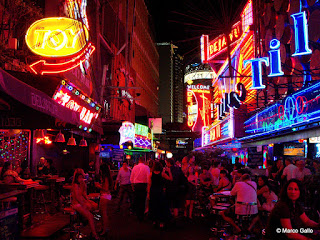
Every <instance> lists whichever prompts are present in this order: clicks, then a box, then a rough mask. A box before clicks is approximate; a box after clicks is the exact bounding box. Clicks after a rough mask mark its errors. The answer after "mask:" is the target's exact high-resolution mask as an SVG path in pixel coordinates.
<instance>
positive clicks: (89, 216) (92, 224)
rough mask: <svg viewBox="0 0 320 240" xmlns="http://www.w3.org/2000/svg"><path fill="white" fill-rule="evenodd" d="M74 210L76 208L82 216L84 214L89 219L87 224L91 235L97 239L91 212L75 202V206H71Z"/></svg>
mask: <svg viewBox="0 0 320 240" xmlns="http://www.w3.org/2000/svg"><path fill="white" fill-rule="evenodd" d="M73 208H74V210H76V211H77V212H79V213H80V214H81V215H82V216H84V217H85V218H86V219H88V221H89V225H90V229H91V232H92V235H93V236H94V237H95V238H96V239H98V235H97V232H96V228H95V226H94V219H93V215H92V213H91V212H90V211H89V209H88V208H85V207H83V206H81V205H80V204H77V205H75V206H73Z"/></svg>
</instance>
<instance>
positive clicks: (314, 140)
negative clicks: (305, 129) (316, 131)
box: [309, 137, 320, 143]
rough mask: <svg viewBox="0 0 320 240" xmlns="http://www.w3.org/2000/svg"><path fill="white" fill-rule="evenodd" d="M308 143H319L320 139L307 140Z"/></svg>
mask: <svg viewBox="0 0 320 240" xmlns="http://www.w3.org/2000/svg"><path fill="white" fill-rule="evenodd" d="M309 143H320V137H311V138H309Z"/></svg>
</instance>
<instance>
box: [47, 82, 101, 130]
mask: <svg viewBox="0 0 320 240" xmlns="http://www.w3.org/2000/svg"><path fill="white" fill-rule="evenodd" d="M53 99H54V100H55V101H56V102H57V103H59V104H61V105H62V106H64V107H66V108H69V109H70V110H72V111H74V112H78V113H79V117H80V121H81V124H82V125H81V127H83V128H84V130H85V131H86V130H87V129H88V128H89V127H90V125H92V124H93V122H94V120H95V119H97V118H98V116H99V113H100V111H101V106H99V105H98V104H97V103H96V102H94V100H93V99H90V98H88V97H86V96H85V95H83V94H82V93H81V91H80V90H78V89H76V88H75V87H74V86H73V85H71V84H68V83H66V82H65V81H62V84H61V85H60V86H59V88H58V89H57V91H56V92H55V94H54V95H53ZM79 127H80V126H79Z"/></svg>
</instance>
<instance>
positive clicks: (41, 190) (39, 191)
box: [33, 185, 49, 214]
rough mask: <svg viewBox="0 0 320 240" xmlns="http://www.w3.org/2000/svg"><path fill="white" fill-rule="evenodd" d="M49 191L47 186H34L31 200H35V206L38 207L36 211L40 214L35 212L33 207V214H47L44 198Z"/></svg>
mask: <svg viewBox="0 0 320 240" xmlns="http://www.w3.org/2000/svg"><path fill="white" fill-rule="evenodd" d="M48 191H49V186H46V185H39V186H36V187H35V188H34V195H35V196H34V198H33V200H35V205H37V206H38V210H40V211H41V212H37V211H36V207H35V213H41V214H47V213H48V211H47V203H48V202H47V201H46V198H45V193H46V192H48Z"/></svg>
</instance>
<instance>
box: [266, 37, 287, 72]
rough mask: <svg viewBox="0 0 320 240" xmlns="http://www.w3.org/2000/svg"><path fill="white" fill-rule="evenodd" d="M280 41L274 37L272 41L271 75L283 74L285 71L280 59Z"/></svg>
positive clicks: (270, 52)
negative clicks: (282, 68)
mask: <svg viewBox="0 0 320 240" xmlns="http://www.w3.org/2000/svg"><path fill="white" fill-rule="evenodd" d="M279 48H280V41H279V40H277V39H272V40H271V41H270V49H271V50H270V51H269V54H270V74H269V75H268V76H269V77H276V76H282V75H283V74H284V73H283V72H282V70H281V60H280V50H279Z"/></svg>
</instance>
